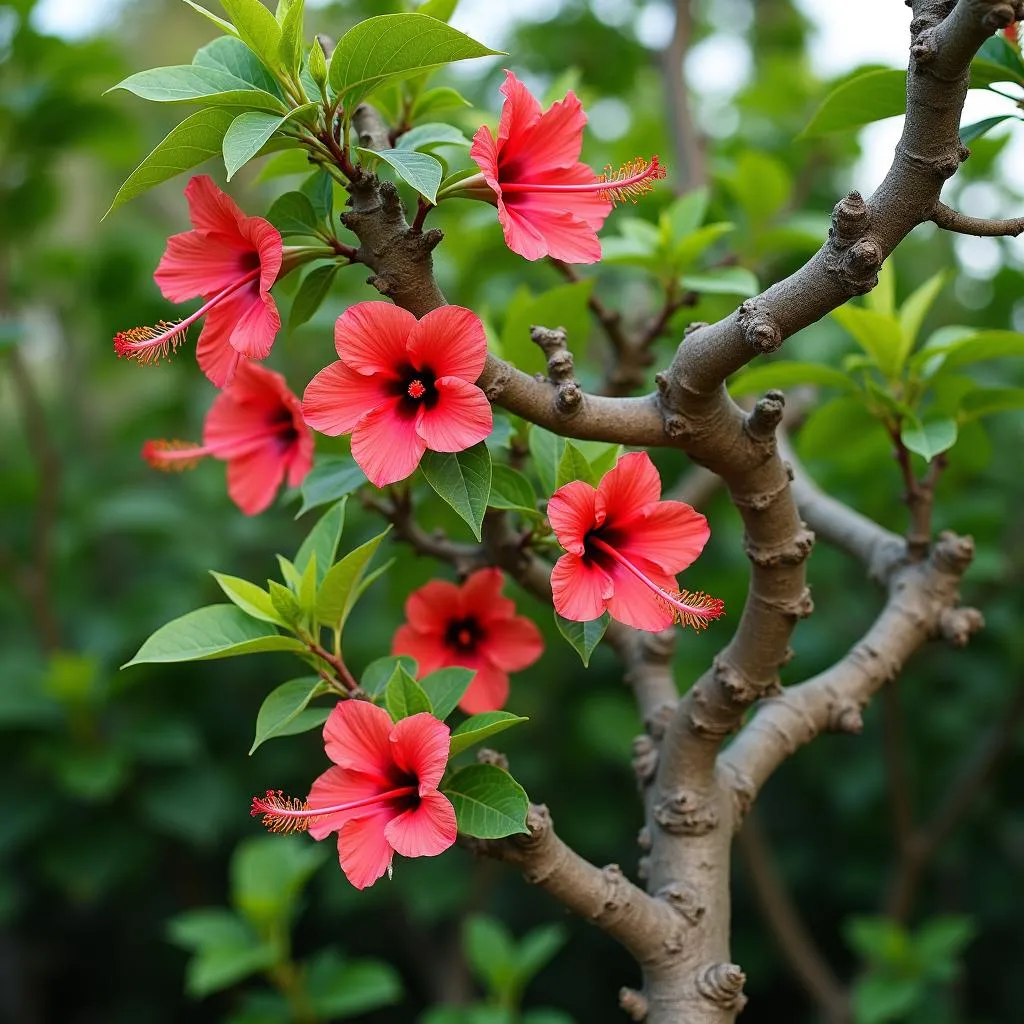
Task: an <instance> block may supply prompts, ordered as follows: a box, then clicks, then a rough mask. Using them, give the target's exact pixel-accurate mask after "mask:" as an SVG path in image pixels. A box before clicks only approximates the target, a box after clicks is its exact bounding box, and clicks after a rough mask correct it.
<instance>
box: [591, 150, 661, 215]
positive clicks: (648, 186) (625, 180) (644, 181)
mask: <svg viewBox="0 0 1024 1024" xmlns="http://www.w3.org/2000/svg"><path fill="white" fill-rule="evenodd" d="M667 173H668V172H667V171H666V170H665V168H664V167H662V165H661V164H660V163H659V162H658V155H657V154H655V155H654V156H652V157H651V159H650V160H644V158H643V157H640V156H638V157H634V158H633V159H632V160H630V161H628V162H627V163H625V164H623V165H622V166H621V167H620V168H619V169H618V170H617V171H613V170H612V168H611V166H608V167H606V168H605V169H604V174H601V175H599V176H598V179H597V180H598V181H600V182H602V183H603V184H604V188H603V189H602V190H601V192H600V196H601V198H602V199H607V200H608V202H610V203H612V204H613V205H614V204H615V203H624V202H626V201H627V200H628V201H629V202H631V203H635V202H636V201H637V198H638V197H639V196H642V195H644V194H645V193H647V192H651V191H653V189H654V184H653V183H654V182H655V181H660V180H661V179H662V178H664V177H665V175H666V174H667Z"/></svg>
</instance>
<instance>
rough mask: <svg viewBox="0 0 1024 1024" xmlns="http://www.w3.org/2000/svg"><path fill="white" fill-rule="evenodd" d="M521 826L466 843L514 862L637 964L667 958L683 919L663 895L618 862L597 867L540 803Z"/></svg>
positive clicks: (653, 963)
mask: <svg viewBox="0 0 1024 1024" xmlns="http://www.w3.org/2000/svg"><path fill="white" fill-rule="evenodd" d="M526 827H527V829H528V832H527V833H526V834H525V835H514V836H509V837H508V838H507V839H497V840H470V841H468V845H469V846H470V848H471V849H472V850H474V851H475V852H476V853H478V854H479V855H481V856H485V857H493V858H495V859H497V860H502V861H505V862H506V863H507V864H514V865H515V866H517V867H518V868H519V869H520V870H521V871H522V872H523V875H524V876H525V878H526V880H527V881H528V882H530V883H532V884H533V885H537V886H539V887H540V888H541V889H544V890H545V891H546V892H548V893H549V894H550V895H551V896H553V897H554V898H555V899H556V900H558V901H559V902H560V903H561V904H563V905H564V906H566V907H568V908H569V909H570V910H571V911H573V913H575V914H578V915H579V916H580V917H582V918H583V919H584V920H586V921H590V922H591V923H592V924H595V925H597V926H598V927H599V928H601V929H602V930H604V931H606V932H607V933H608V934H609V935H611V936H612V937H613V938H614V939H616V940H617V941H619V942H620V943H622V945H623V946H625V948H626V949H627V950H628V951H629V952H630V953H631V954H632V956H633V958H634V959H635V960H636V961H637V962H638V963H639V964H640V965H641V967H643V968H645V969H649V970H657V969H658V968H659V967H660V966H661V965H663V964H664V962H665V961H666V960H667V959H671V957H672V956H673V950H674V947H675V946H676V945H677V944H681V942H682V932H683V931H684V927H685V922H684V921H683V919H682V918H681V917H680V916H679V915H678V914H677V913H676V912H675V911H674V910H673V909H672V908H671V907H670V905H669V903H668V902H667V901H666V900H662V899H657V898H656V897H654V896H649V895H648V894H647V893H645V892H644V891H643V889H640V888H638V887H637V886H636V885H634V884H633V883H632V882H631V881H629V879H628V878H626V876H625V875H624V874H623V873H622V870H621V868H619V866H618V865H617V864H608V865H606V866H605V867H603V868H599V867H597V866H596V865H594V864H591V863H590V862H589V861H587V860H584V858H582V857H581V856H580V855H579V854H578V853H575V852H574V851H573V850H571V849H570V848H569V847H568V846H566V844H565V843H564V842H563V841H562V840H561V839H560V838H559V837H558V835H557V834H556V833H555V829H554V826H553V825H552V823H551V815H550V813H549V812H548V809H547V807H545V806H544V805H543V804H540V805H538V804H532V805H531V806H530V811H529V814H528V815H527V818H526Z"/></svg>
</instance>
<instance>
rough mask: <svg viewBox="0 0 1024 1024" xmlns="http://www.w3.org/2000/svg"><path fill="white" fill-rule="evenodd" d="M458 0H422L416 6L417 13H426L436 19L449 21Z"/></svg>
mask: <svg viewBox="0 0 1024 1024" xmlns="http://www.w3.org/2000/svg"><path fill="white" fill-rule="evenodd" d="M458 5H459V0H424V2H423V3H421V4H420V5H419V7H417V8H416V13H417V14H427V15H429V16H430V17H431V18H437V20H438V21H451V19H452V15H453V14H454V13H455V8H456V7H458Z"/></svg>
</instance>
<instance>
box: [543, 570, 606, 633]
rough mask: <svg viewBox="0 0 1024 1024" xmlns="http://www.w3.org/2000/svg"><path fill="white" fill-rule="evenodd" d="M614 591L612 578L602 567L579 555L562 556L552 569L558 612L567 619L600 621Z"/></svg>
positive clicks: (553, 594) (552, 588)
mask: <svg viewBox="0 0 1024 1024" xmlns="http://www.w3.org/2000/svg"><path fill="white" fill-rule="evenodd" d="M612 592H613V588H612V581H611V577H609V575H608V574H607V573H606V572H605V571H604V570H603V569H602V568H601V567H600V566H597V565H594V564H593V563H592V562H585V561H584V560H583V559H582V558H579V557H577V556H576V555H573V554H569V555H562V557H561V558H560V559H559V560H558V561H557V562H555V565H554V568H553V569H552V570H551V596H552V598H553V599H554V603H555V611H556V612H558V614H559V615H561V616H562V618H563V619H572V620H573V621H574V622H589V621H590V620H591V619H599V618H600V617H601V616H602V615H603V614H604V610H605V605H606V604H607V602H608V599H609V598H610V597H611V596H612Z"/></svg>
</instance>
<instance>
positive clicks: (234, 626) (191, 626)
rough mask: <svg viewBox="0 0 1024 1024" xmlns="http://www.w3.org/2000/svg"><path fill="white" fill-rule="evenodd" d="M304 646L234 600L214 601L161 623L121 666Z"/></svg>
mask: <svg viewBox="0 0 1024 1024" xmlns="http://www.w3.org/2000/svg"><path fill="white" fill-rule="evenodd" d="M305 649H306V648H305V645H304V644H303V643H302V642H301V641H299V640H296V639H295V637H291V636H282V635H281V634H280V633H277V632H274V631H273V630H271V629H268V627H267V626H266V625H264V624H262V623H260V622H257V621H256V620H254V619H252V618H251V617H250V616H248V615H246V613H245V612H243V611H242V610H241V608H236V607H235V606H234V605H233V604H212V605H208V606H207V607H205V608H197V609H196V610H195V611H193V612H189V613H188V614H187V615H182V616H181V617H180V618H177V619H174V620H172V621H171V622H168V623H167V625H165V626H161V627H160V628H159V629H158V630H157V631H156V632H155V633H154V634H153V635H152V636H151V637H150V638H149V639H148V640H147V641H146V642H145V643H144V644H143V645H142V646H141V647H140V648H139V650H138V653H137V654H136V655H135V657H134V658H132V659H131V661H128V662H125V664H124V665H122V666H121V667H122V668H127V667H128V666H129V665H143V664H155V663H166V662H174V661H202V660H206V659H208V658H233V657H236V656H238V655H240V654H257V653H259V652H261V651H304V650H305Z"/></svg>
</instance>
